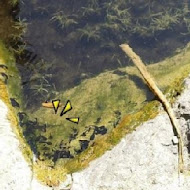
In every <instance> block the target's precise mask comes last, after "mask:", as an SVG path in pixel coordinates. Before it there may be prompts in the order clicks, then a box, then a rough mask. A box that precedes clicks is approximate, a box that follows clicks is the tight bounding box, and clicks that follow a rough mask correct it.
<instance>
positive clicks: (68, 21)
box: [51, 11, 78, 30]
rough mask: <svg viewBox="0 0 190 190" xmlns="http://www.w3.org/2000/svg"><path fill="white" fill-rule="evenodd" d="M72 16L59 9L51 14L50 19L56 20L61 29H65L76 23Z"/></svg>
mask: <svg viewBox="0 0 190 190" xmlns="http://www.w3.org/2000/svg"><path fill="white" fill-rule="evenodd" d="M74 17H75V15H71V16H67V15H65V14H64V13H63V11H60V12H57V13H55V14H54V15H53V17H52V18H51V21H53V22H57V23H58V26H60V27H61V29H65V30H67V29H68V28H69V27H70V26H73V25H76V24H78V22H77V21H76V20H75V19H74Z"/></svg>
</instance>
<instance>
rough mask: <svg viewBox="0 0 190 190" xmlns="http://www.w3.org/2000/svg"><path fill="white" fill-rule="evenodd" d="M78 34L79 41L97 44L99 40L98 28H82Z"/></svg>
mask: <svg viewBox="0 0 190 190" xmlns="http://www.w3.org/2000/svg"><path fill="white" fill-rule="evenodd" d="M78 31H79V33H80V40H85V41H86V42H88V43H89V42H90V41H93V42H97V41H99V40H100V39H101V36H100V30H99V28H98V27H95V28H94V29H92V28H91V27H90V26H88V25H87V26H86V27H84V28H81V29H78Z"/></svg>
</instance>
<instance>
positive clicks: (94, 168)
mask: <svg viewBox="0 0 190 190" xmlns="http://www.w3.org/2000/svg"><path fill="white" fill-rule="evenodd" d="M185 88H186V89H185V90H184V92H183V94H182V95H181V96H180V97H179V98H178V100H177V102H176V104H175V105H174V108H175V110H176V114H177V115H178V118H179V122H180V125H181V129H182V133H183V137H184V141H185V145H187V144H188V142H187V137H186V132H188V131H189V130H190V124H189V123H190V117H189V116H190V78H188V79H186V81H185ZM7 112H8V110H7V107H6V105H5V104H4V103H3V102H2V101H0V136H1V137H0V163H1V164H0V189H1V190H12V189H14V190H27V189H30V190H31V189H33V190H50V189H54V190H55V189H56V190H61V189H66V188H65V186H67V185H69V184H70V183H71V177H69V176H68V180H67V181H66V182H64V183H63V184H61V185H60V187H57V188H49V187H45V186H43V185H41V184H39V183H38V181H37V180H35V179H33V180H32V172H31V170H30V167H29V166H28V164H27V163H26V161H25V160H24V157H23V156H22V154H21V152H20V149H19V142H18V140H17V139H16V136H15V135H14V133H13V131H12V129H11V125H10V123H9V121H8V120H7ZM172 138H173V130H172V125H171V123H170V120H169V118H168V116H167V114H166V113H165V112H164V111H162V113H160V114H159V115H158V116H157V117H156V118H154V119H152V120H150V121H148V122H146V123H144V124H142V125H141V126H139V127H138V128H137V129H136V131H134V132H133V133H131V134H128V135H126V136H125V138H123V139H122V140H121V142H120V143H119V144H118V145H117V146H115V147H114V148H113V149H112V150H111V151H107V152H106V153H105V154H104V155H103V156H102V157H100V158H98V159H96V160H94V161H92V162H91V163H90V165H89V167H88V168H86V169H84V170H83V171H81V172H77V173H74V174H73V175H72V177H73V180H72V185H71V188H70V189H71V190H171V189H175V190H189V189H190V176H188V175H180V178H179V176H178V155H177V146H176V145H173V144H172ZM184 153H185V167H186V169H189V168H190V167H189V163H190V160H189V156H188V152H187V148H186V147H184ZM2 163H3V164H2ZM67 189H69V188H67Z"/></svg>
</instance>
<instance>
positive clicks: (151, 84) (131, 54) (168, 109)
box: [120, 44, 184, 173]
mask: <svg viewBox="0 0 190 190" xmlns="http://www.w3.org/2000/svg"><path fill="white" fill-rule="evenodd" d="M120 47H121V49H122V50H123V51H124V52H125V53H126V54H127V55H128V56H129V57H130V58H131V59H132V61H133V63H134V64H135V65H136V67H137V68H138V70H139V71H140V73H141V74H142V76H143V78H144V80H145V81H146V83H147V84H148V87H149V88H150V89H151V90H152V92H153V93H154V94H155V95H156V96H157V97H158V98H159V99H160V101H161V102H162V104H163V105H164V107H165V109H166V112H167V113H168V115H169V117H170V120H171V123H172V125H173V128H174V133H176V135H177V137H178V141H179V143H178V164H179V165H178V167H179V173H183V172H184V162H183V140H182V136H181V132H180V127H179V124H178V122H177V119H176V117H175V114H174V112H173V109H172V108H171V106H170V103H169V102H168V100H167V99H166V97H165V96H164V94H163V93H162V91H161V90H160V89H159V88H158V87H157V85H156V83H155V81H154V79H153V77H152V76H151V75H150V74H149V72H148V71H147V69H146V66H145V65H144V63H143V62H142V60H141V58H140V57H139V56H138V55H137V54H136V53H135V52H134V51H133V49H132V48H131V47H130V46H129V45H127V44H122V45H120Z"/></svg>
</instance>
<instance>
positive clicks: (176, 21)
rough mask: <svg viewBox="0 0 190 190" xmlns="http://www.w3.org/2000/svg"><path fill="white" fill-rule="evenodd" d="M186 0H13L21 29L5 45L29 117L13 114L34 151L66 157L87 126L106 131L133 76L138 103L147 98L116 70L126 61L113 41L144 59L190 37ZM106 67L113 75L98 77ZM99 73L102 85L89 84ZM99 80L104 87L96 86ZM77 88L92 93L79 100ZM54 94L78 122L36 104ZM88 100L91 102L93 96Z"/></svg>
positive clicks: (130, 105)
mask: <svg viewBox="0 0 190 190" xmlns="http://www.w3.org/2000/svg"><path fill="white" fill-rule="evenodd" d="M187 3H188V1H180V2H178V3H177V2H176V1H174V0H169V1H162V0H159V1H152V0H146V1H141V0H136V1H129V0H119V1H118V0H117V1H116V0H109V1H106V0H64V1H63V0H56V1H55V0H48V1H47V0H40V1H38V0H22V1H21V2H20V4H19V6H18V9H17V11H18V12H17V13H18V14H17V15H16V18H17V20H19V21H20V22H21V23H22V24H23V28H24V32H23V33H22V36H21V38H20V39H17V41H16V42H15V41H13V42H12V46H13V48H14V49H15V50H16V52H17V53H16V57H17V66H18V68H19V71H20V74H21V79H22V87H23V92H24V98H25V102H26V105H25V106H26V108H27V109H26V112H28V113H29V117H30V114H31V115H32V119H28V120H27V122H25V123H24V122H23V121H22V119H21V124H22V127H23V128H24V127H25V129H24V135H25V136H26V138H27V140H28V142H29V144H30V145H31V146H32V148H33V150H34V152H35V153H36V154H37V155H38V156H39V157H40V155H43V156H42V157H43V159H51V160H53V161H57V160H58V159H59V158H73V156H75V155H76V154H79V153H81V152H82V151H83V150H85V149H86V148H87V147H88V146H89V144H90V142H91V141H93V140H94V138H95V136H96V135H95V134H97V135H105V133H107V132H110V131H111V130H112V129H113V128H115V127H116V126H117V124H118V123H119V122H120V121H121V117H122V116H123V115H124V114H126V113H127V112H132V111H134V110H135V106H136V105H137V104H138V103H136V102H135V100H134V99H133V98H135V97H136V96H138V94H136V95H133V94H130V92H131V91H132V90H131V89H130V87H131V86H130V85H132V84H133V82H134V83H135V85H136V88H139V89H141V90H142V89H143V90H144V92H142V93H144V94H145V98H144V99H140V101H141V102H140V103H144V102H145V101H147V100H152V99H154V95H153V94H152V93H151V92H150V90H149V89H148V88H147V86H146V85H145V84H144V83H143V81H142V79H140V78H139V77H138V76H134V75H133V74H130V73H128V74H126V73H125V72H124V71H121V70H119V69H120V68H125V67H126V66H131V65H132V63H131V62H130V61H129V60H128V58H127V57H126V56H125V55H124V54H123V52H122V51H121V50H120V48H119V45H120V44H121V43H128V44H130V45H131V46H132V47H133V48H134V50H135V51H136V52H137V54H139V55H140V56H141V57H142V59H143V61H145V62H146V63H147V64H150V63H153V62H154V63H155V62H157V61H160V60H162V59H164V58H165V57H168V56H171V55H173V54H174V53H175V51H176V49H177V48H181V47H183V46H184V45H186V44H187V42H188V41H189V38H190V35H189V26H190V15H189V12H188V11H187V9H188V4H187ZM108 71H113V73H114V74H115V75H110V76H111V77H115V76H117V77H118V76H119V78H118V79H117V78H116V79H114V80H112V79H111V78H109V77H107V78H106V76H107V75H108V76H109V72H108ZM100 73H102V74H103V75H100V76H103V77H102V78H103V79H102V78H101V77H100V78H98V79H101V80H102V86H101V85H100V84H101V83H98V85H99V86H98V88H97V86H96V85H97V84H96V83H95V82H94V81H93V78H94V77H96V76H99V74H100ZM104 76H105V80H104ZM126 77H128V79H129V80H130V81H132V82H131V83H130V82H129V84H128V86H127V85H126V86H124V85H122V84H125V78H126ZM90 79H92V80H90ZM106 80H107V81H106ZM83 81H84V82H86V83H83V84H88V81H91V83H92V85H89V86H88V85H86V86H87V87H86V86H85V85H83V84H82V82H83ZM105 82H107V86H110V87H109V88H105V87H104V83H105ZM81 84H82V85H81ZM93 85H94V87H93ZM119 85H121V86H120V87H119V89H120V91H119V92H118V86H119ZM133 85H134V84H133ZM74 87H75V88H74ZM75 89H77V90H76V91H75V92H74V93H72V91H74V90H75ZM83 89H85V90H86V93H87V94H90V93H92V94H93V91H94V90H95V89H96V91H95V92H98V93H97V94H95V96H89V97H91V100H88V99H87V100H85V97H86V96H85V94H84V93H83V92H82V91H83ZM97 89H100V91H98V90H97ZM128 89H130V90H128ZM69 90H70V91H69ZM107 91H108V92H107ZM65 92H66V94H64V93H65ZM67 92H68V93H67ZM138 93H140V92H138ZM62 94H63V95H62ZM81 94H82V95H81ZM69 95H70V96H69ZM114 95H115V96H114ZM57 97H64V98H66V99H70V100H71V102H72V101H73V102H74V103H75V105H76V110H77V109H78V110H79V111H78V112H77V111H75V112H74V114H75V115H76V116H78V115H80V113H81V114H83V118H81V120H82V121H81V122H80V124H79V125H78V126H76V125H71V124H68V123H66V122H65V121H63V120H59V121H58V120H57V118H56V117H55V116H53V115H52V114H50V113H49V112H50V111H46V110H43V109H42V108H41V107H42V105H41V104H42V103H43V102H45V101H47V100H52V99H54V98H57ZM87 97H88V96H87ZM129 97H130V98H131V99H129ZM95 99H97V100H98V101H97V100H95ZM34 100H35V101H34ZM92 100H93V101H97V102H98V103H96V104H93V103H92V102H93V101H92ZM77 102H82V104H79V103H77ZM113 102H114V103H113ZM116 102H117V103H118V105H117V104H116ZM113 104H114V105H113ZM86 107H88V110H87V111H86V112H85V108H86ZM89 107H91V109H89ZM112 109H113V110H112ZM123 110H125V111H123ZM82 111H84V112H82ZM28 113H27V114H28ZM84 114H85V115H84ZM108 114H109V115H108ZM72 116H73V115H72ZM22 117H23V115H22V114H21V115H20V118H22ZM93 117H94V118H93ZM89 118H90V119H89ZM91 118H92V119H91ZM46 119H47V120H48V119H49V120H48V121H47V120H46ZM97 127H98V128H97ZM99 127H102V128H99ZM87 133H89V134H88V135H87Z"/></svg>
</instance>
